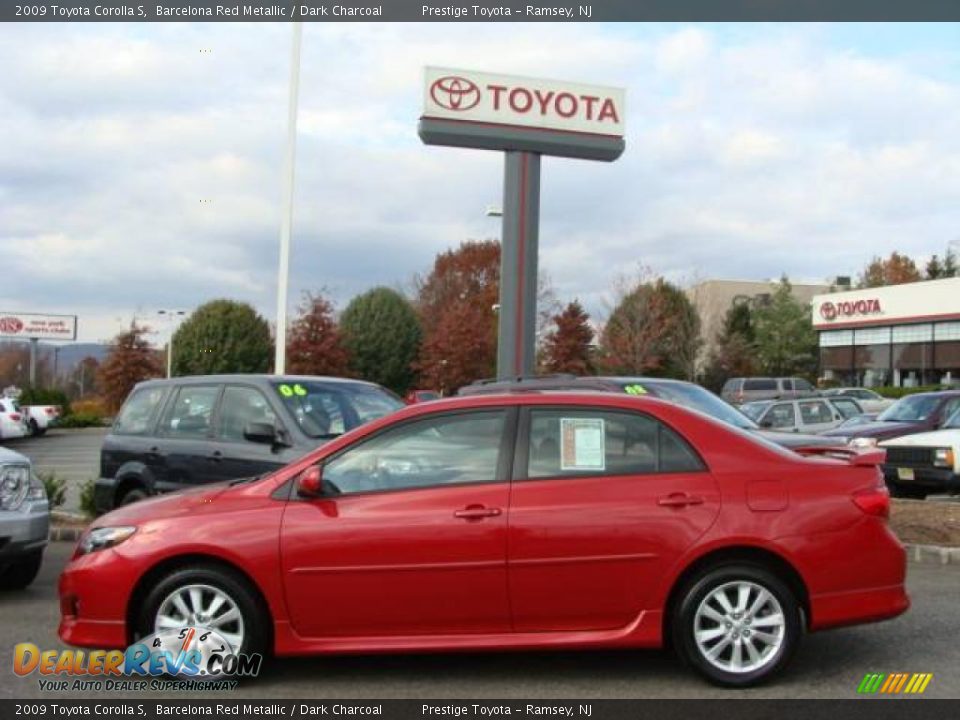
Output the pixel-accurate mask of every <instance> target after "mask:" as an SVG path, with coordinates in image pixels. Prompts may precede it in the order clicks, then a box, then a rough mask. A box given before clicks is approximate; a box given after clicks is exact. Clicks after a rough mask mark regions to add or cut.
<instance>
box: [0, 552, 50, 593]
mask: <svg viewBox="0 0 960 720" xmlns="http://www.w3.org/2000/svg"><path fill="white" fill-rule="evenodd" d="M42 564H43V551H42V550H41V551H39V552H33V553H30V554H29V555H26V556H25V557H22V558H20V559H19V560H15V561H14V562H12V563H10V564H9V565H8V566H7V567H6V569H5V570H3V571H2V572H0V590H23V589H24V588H25V587H27V586H28V585H29V584H30V583H32V582H33V581H34V580H35V579H36V577H37V573H38V572H40V565H42Z"/></svg>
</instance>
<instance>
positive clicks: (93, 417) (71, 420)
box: [57, 412, 104, 428]
mask: <svg viewBox="0 0 960 720" xmlns="http://www.w3.org/2000/svg"><path fill="white" fill-rule="evenodd" d="M103 424H104V422H103V416H102V415H99V414H97V413H91V412H83V413H76V412H75V413H72V414H70V415H67V416H66V417H61V418H60V420H59V421H58V422H57V427H62V428H86V427H102V426H103Z"/></svg>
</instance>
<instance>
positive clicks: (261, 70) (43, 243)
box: [0, 23, 960, 338]
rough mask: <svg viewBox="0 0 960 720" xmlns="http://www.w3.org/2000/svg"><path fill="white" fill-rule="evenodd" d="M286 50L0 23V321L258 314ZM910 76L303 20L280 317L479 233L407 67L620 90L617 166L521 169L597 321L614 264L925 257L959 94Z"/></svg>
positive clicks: (550, 36)
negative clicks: (623, 126)
mask: <svg viewBox="0 0 960 720" xmlns="http://www.w3.org/2000/svg"><path fill="white" fill-rule="evenodd" d="M289 33H290V29H289V27H288V26H286V25H284V24H277V25H232V24H223V25H204V24H197V25H191V24H186V25H166V24H164V25H160V26H149V27H147V26H132V25H130V26H127V25H122V24H116V25H106V24H104V25H83V26H80V25H57V26H39V25H33V26H16V27H14V26H9V27H5V28H0V63H2V64H3V67H4V68H5V72H4V75H3V77H2V78H0V133H2V135H3V137H4V138H5V142H4V143H3V144H0V250H2V252H3V257H4V258H5V260H6V261H7V263H8V266H9V267H8V273H7V275H8V277H10V278H12V280H11V281H8V282H7V283H5V286H4V287H3V289H0V302H2V304H3V305H4V306H5V307H15V306H16V307H21V306H23V307H22V309H24V310H30V309H38V310H48V311H58V310H61V311H73V308H78V307H79V308H82V310H83V313H85V315H86V317H87V318H88V319H89V322H81V332H82V333H84V332H87V331H85V330H84V329H83V328H85V327H87V328H90V330H89V333H90V334H89V335H88V337H94V338H101V337H104V336H105V334H108V333H109V332H110V331H111V330H112V329H113V328H114V326H116V325H118V321H117V318H118V317H122V318H127V320H126V321H128V320H129V317H130V316H131V315H132V314H133V313H135V312H139V313H141V314H147V315H149V314H150V313H152V312H154V311H155V309H156V308H158V307H191V306H192V305H195V304H196V303H199V302H202V301H203V300H205V299H208V298H210V297H215V296H222V295H229V296H233V297H238V298H241V299H245V300H249V301H250V302H253V303H254V304H255V305H257V306H258V308H260V310H261V311H262V312H264V313H265V314H266V315H267V316H268V317H269V316H272V314H273V311H274V307H273V305H274V282H275V267H276V253H277V250H276V239H277V233H278V226H279V195H280V188H279V181H280V163H281V152H282V145H283V140H284V132H285V118H286V80H287V72H288V68H287V64H286V63H287V59H288V42H289ZM936 50H940V49H938V48H930V51H931V52H934V51H936ZM207 51H209V52H207ZM956 56H957V51H956V49H955V48H942V52H941V53H940V55H939V57H942V58H952V59H953V62H954V64H956ZM930 57H933V56H931V55H930V53H927V54H926V55H925V56H924V61H923V63H922V64H913V63H912V62H911V61H910V59H909V58H905V57H899V56H898V57H894V56H881V55H877V54H876V52H875V51H873V52H872V53H868V52H866V51H863V52H858V51H857V49H856V48H852V49H851V48H849V47H835V46H832V45H831V44H830V43H829V42H828V41H827V40H826V39H825V37H824V35H823V34H822V33H819V32H817V31H812V30H810V29H809V28H806V27H803V26H772V27H771V26H759V27H753V26H746V27H744V28H741V29H739V30H738V32H736V33H731V32H727V31H722V30H718V29H714V28H704V27H681V28H679V29H665V28H662V27H658V26H648V25H644V26H624V25H617V26H603V25H565V24H561V25H540V24H516V25H509V24H507V25H505V24H489V25H484V24H468V25H459V24H450V25H444V24H423V25H416V24H396V25H371V24H336V23H331V24H311V25H308V26H307V28H306V33H305V39H304V54H303V70H302V87H301V114H300V136H299V139H298V165H297V189H296V199H297V205H296V213H295V222H294V245H293V257H292V260H293V263H292V279H291V288H292V289H293V291H294V292H293V295H294V297H292V298H291V299H292V301H294V302H295V301H296V297H295V296H296V294H297V291H298V290H299V289H300V288H304V289H316V288H322V287H325V288H328V289H329V290H330V291H332V292H333V293H334V294H335V295H336V299H337V300H338V302H339V303H340V304H341V306H342V304H343V303H344V302H346V301H347V300H348V299H349V297H350V296H351V295H352V294H354V293H356V292H359V291H362V290H363V289H365V288H367V287H369V286H371V285H374V284H387V285H399V284H404V283H406V282H407V281H408V280H409V278H410V277H411V275H412V274H413V273H415V272H422V271H425V270H426V269H427V268H428V266H429V264H430V262H431V260H432V258H433V255H434V254H435V253H436V252H438V251H440V250H443V249H445V248H447V247H449V246H452V245H455V244H456V243H458V242H460V241H461V240H463V239H466V238H468V237H474V238H476V237H490V236H496V235H498V234H499V228H498V227H497V224H496V223H495V222H494V221H492V220H491V219H489V218H486V217H484V216H483V208H484V207H485V206H486V205H487V204H489V203H499V202H500V199H501V192H502V190H501V182H502V160H501V158H500V157H499V155H497V154H496V153H485V152H480V151H469V150H454V149H446V148H428V147H424V146H422V145H421V144H420V142H419V140H418V138H417V136H416V119H417V116H418V114H419V107H420V93H421V88H420V79H421V70H422V67H423V65H425V64H436V65H449V66H453V67H467V68H471V67H473V68H485V69H490V70H494V71H504V72H512V73H517V74H527V75H543V76H552V77H568V78H570V79H574V80H582V81H586V82H599V83H605V84H613V85H623V86H626V87H627V88H628V105H629V118H628V137H627V148H628V149H627V152H626V153H625V155H624V156H623V158H621V159H620V160H619V161H617V162H616V163H613V164H609V165H608V164H604V163H590V162H578V161H569V160H557V159H546V160H545V161H544V173H543V195H542V210H543V224H542V230H541V252H542V256H541V257H542V267H543V269H544V270H545V271H546V272H547V273H548V274H549V275H550V276H551V277H552V278H553V280H554V283H555V284H556V286H557V291H558V295H559V296H560V298H561V299H565V298H568V297H574V296H578V297H580V298H581V299H582V300H583V301H584V302H586V303H587V305H588V307H589V308H590V309H592V310H594V311H597V310H601V309H602V306H601V298H602V297H603V296H604V295H605V294H606V293H607V291H608V288H609V285H610V282H611V281H612V279H613V278H615V277H616V276H617V275H619V274H622V273H623V271H624V269H627V270H628V271H630V270H631V269H633V268H635V267H636V266H637V264H638V263H641V264H644V265H648V266H652V267H653V268H654V269H655V270H657V271H660V272H663V273H665V274H667V275H668V276H669V277H674V278H684V277H692V276H693V275H697V274H699V275H701V276H721V277H723V276H734V277H762V278H766V277H772V276H776V275H778V274H780V273H781V272H788V273H790V274H791V275H795V276H798V277H804V278H817V277H826V276H829V275H835V274H849V273H854V272H856V271H857V270H858V269H859V268H860V267H861V266H862V265H863V264H864V262H865V261H866V260H867V259H868V258H869V256H870V255H872V254H874V253H886V252H889V251H890V250H892V249H894V248H896V249H899V250H902V251H906V252H908V253H914V254H917V255H929V254H931V253H933V252H941V251H942V249H943V247H944V246H945V245H946V244H947V242H949V241H950V240H953V239H954V238H955V237H956V236H957V229H956V220H955V213H954V212H953V206H954V205H955V198H956V197H957V195H958V193H960V136H958V135H957V134H956V132H955V123H956V118H957V117H958V115H960V81H958V79H957V78H956V77H951V75H950V73H949V72H938V73H936V74H933V73H932V72H931V70H930V62H931V61H930ZM944 62H946V60H945V61H944ZM25 298H27V299H29V300H24V299H25ZM25 303H28V304H30V307H25V306H24V304H25Z"/></svg>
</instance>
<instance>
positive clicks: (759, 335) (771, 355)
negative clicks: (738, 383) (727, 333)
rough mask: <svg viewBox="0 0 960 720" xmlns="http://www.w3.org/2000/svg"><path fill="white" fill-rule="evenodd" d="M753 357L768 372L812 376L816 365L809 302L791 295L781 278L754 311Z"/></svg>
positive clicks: (815, 343) (784, 279)
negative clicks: (769, 294)
mask: <svg viewBox="0 0 960 720" xmlns="http://www.w3.org/2000/svg"><path fill="white" fill-rule="evenodd" d="M753 317H754V328H755V334H756V339H755V344H756V356H757V361H758V362H759V365H760V368H759V369H760V370H762V371H763V372H765V373H767V374H768V375H808V376H809V375H812V374H813V372H814V371H815V369H816V364H817V334H816V332H815V331H814V329H813V321H812V319H811V316H810V305H809V304H807V303H802V302H800V301H799V300H797V299H796V298H795V297H794V296H793V287H792V286H791V285H790V281H789V280H788V279H787V278H786V277H783V278H781V280H780V283H779V285H778V286H777V288H776V290H774V292H773V293H772V294H771V296H770V300H769V302H767V303H765V304H764V305H761V306H760V307H758V308H757V309H756V311H755V312H754V315H753Z"/></svg>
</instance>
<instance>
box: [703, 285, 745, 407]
mask: <svg viewBox="0 0 960 720" xmlns="http://www.w3.org/2000/svg"><path fill="white" fill-rule="evenodd" d="M755 341H756V331H755V329H754V326H753V312H752V311H751V309H750V304H749V303H745V302H741V303H736V304H735V305H733V306H731V307H730V309H729V310H727V314H726V315H724V318H723V327H722V328H721V330H720V332H719V333H717V341H716V345H715V346H714V348H713V350H712V351H711V352H710V357H709V358H708V360H707V364H706V367H705V368H704V372H703V378H702V380H703V384H704V385H705V386H706V387H708V388H710V389H711V390H713V391H714V392H720V390H721V388H723V384H724V383H725V382H726V381H727V380H728V379H729V378H732V377H749V376H750V375H754V374H755V373H756V371H757V359H756V353H757V349H756V345H755Z"/></svg>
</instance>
